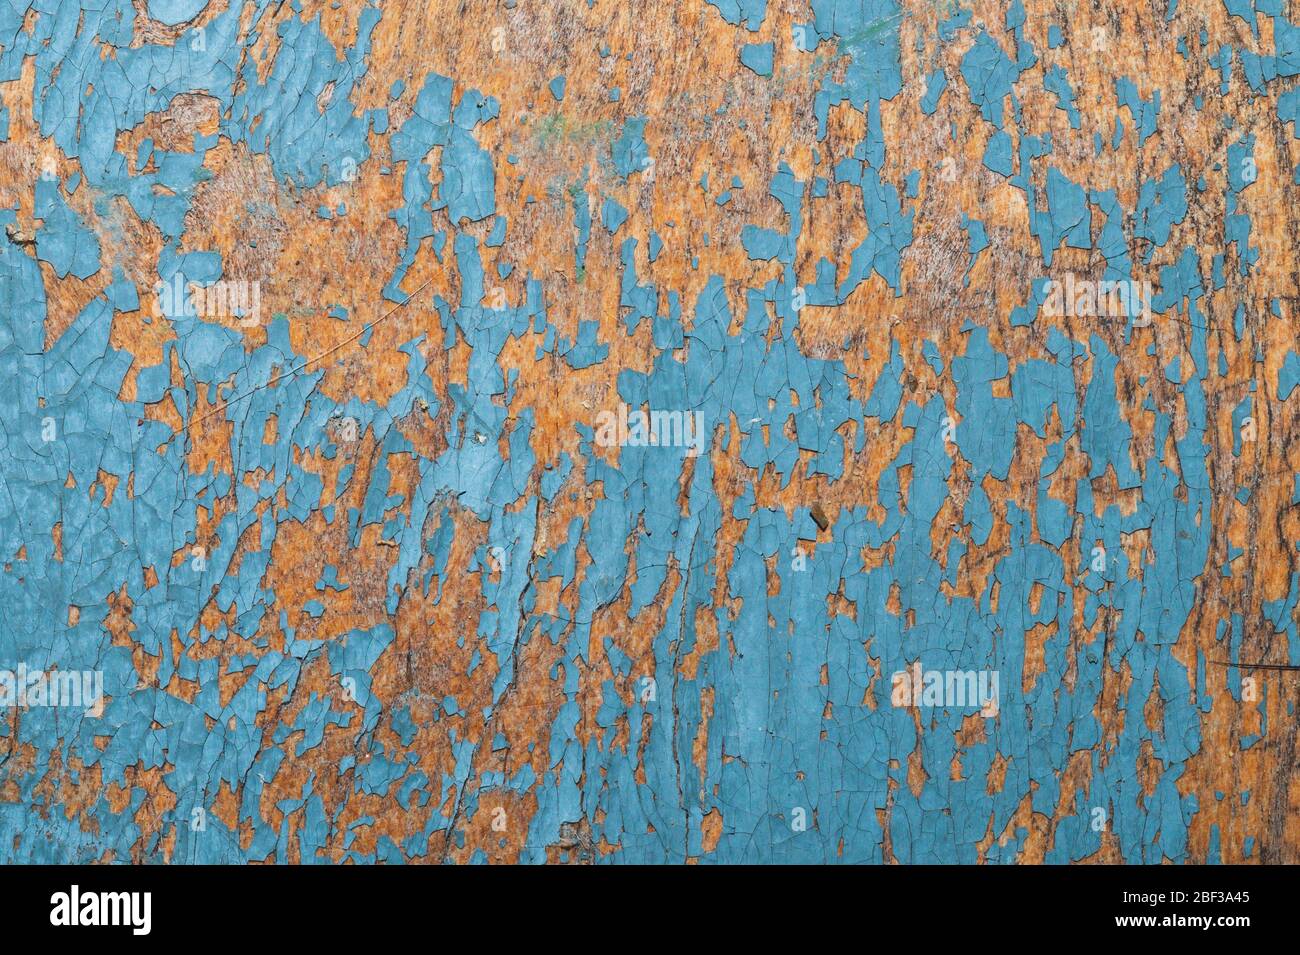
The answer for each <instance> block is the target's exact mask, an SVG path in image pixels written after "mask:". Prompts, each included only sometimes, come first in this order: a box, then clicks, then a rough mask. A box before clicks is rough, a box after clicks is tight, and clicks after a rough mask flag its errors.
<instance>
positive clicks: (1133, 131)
mask: <svg viewBox="0 0 1300 955" xmlns="http://www.w3.org/2000/svg"><path fill="white" fill-rule="evenodd" d="M194 6H196V7H197V6H198V4H195V5H194ZM1237 6H1238V5H1236V4H1234V5H1232V9H1233V10H1236V9H1237ZM1240 6H1241V8H1242V9H1241V11H1240V14H1239V15H1236V16H1234V15H1232V14H1231V13H1229V12H1228V10H1227V9H1226V8H1225V6H1224V5H1223V4H1221V3H1217V2H1215V3H1211V2H1208V0H1200V2H1186V0H1184V2H1181V3H1179V4H1178V5H1177V8H1176V10H1175V11H1174V12H1173V13H1172V15H1167V11H1166V8H1165V4H1164V3H1163V2H1157V3H1152V4H1146V5H1138V6H1137V7H1135V6H1133V5H1131V4H1125V3H1120V2H1117V0H1116V2H1105V3H1100V4H1092V3H1084V2H1080V3H1058V4H1045V3H1037V2H1031V3H1027V4H1026V5H1025V7H1024V11H1025V13H1026V16H1025V17H1024V22H1023V25H1017V24H1018V17H1017V10H1018V9H1019V5H1018V4H1014V5H1012V7H1011V8H1010V9H1008V7H1007V5H1005V4H1003V3H1000V2H998V3H993V2H987V3H986V2H976V3H973V4H954V5H951V6H949V5H948V4H946V3H930V2H926V0H918V2H905V3H903V4H902V5H901V6H899V7H895V6H893V5H892V4H890V3H884V2H882V3H879V4H877V3H868V4H865V5H862V4H856V3H846V2H840V3H837V4H836V3H829V2H828V3H820V2H819V3H817V4H815V5H814V8H813V9H810V8H809V7H808V5H806V4H804V3H797V2H777V0H770V2H768V3H767V4H766V6H764V4H763V3H762V0H749V2H747V3H746V4H745V5H744V6H743V8H739V9H740V10H741V12H740V14H739V15H738V14H737V12H736V10H737V9H738V8H737V4H736V3H734V0H733V2H727V3H722V4H720V6H712V5H709V4H706V3H703V2H697V0H688V2H646V3H638V4H625V5H615V4H611V3H608V2H606V0H597V2H596V3H594V4H592V5H590V6H589V5H588V4H586V3H577V2H533V0H520V2H518V3H517V4H513V5H511V4H498V3H489V4H480V5H474V4H464V3H459V2H457V3H446V2H440V0H429V2H425V3H419V4H405V5H397V4H384V5H383V6H382V7H380V8H378V9H377V10H376V9H375V8H366V7H364V5H363V4H360V3H358V2H356V0H344V2H342V3H340V4H337V5H330V4H314V3H307V4H302V5H301V6H300V8H298V9H296V8H295V7H294V5H291V4H247V5H244V6H241V5H240V4H238V3H235V2H234V0H231V3H230V4H227V3H225V2H223V0H214V2H212V3H210V4H208V5H207V6H206V7H205V8H203V9H201V11H200V12H198V13H197V15H196V16H194V17H193V19H190V20H185V19H184V17H183V16H182V14H184V13H186V12H187V11H184V10H182V9H181V8H182V7H183V5H182V4H179V3H178V4H175V5H167V4H163V5H154V4H149V3H146V2H144V0H138V2H136V3H135V4H134V6H132V5H130V4H125V3H123V4H122V5H120V9H118V10H113V9H111V8H110V10H109V12H106V13H100V12H93V13H92V12H90V11H87V12H86V13H85V14H84V15H82V14H81V13H80V12H79V11H77V10H76V9H75V8H73V7H71V6H69V5H59V9H58V10H57V12H38V11H36V10H29V11H26V12H24V11H21V10H20V11H18V12H17V13H16V14H11V13H3V14H0V48H3V51H4V52H3V53H0V100H2V101H3V106H4V109H5V111H6V113H7V136H6V137H5V138H4V140H3V142H0V209H4V210H11V211H10V212H7V213H4V215H5V217H6V230H7V233H8V236H9V239H8V241H7V242H5V241H3V240H0V245H3V251H2V255H3V259H2V260H0V295H2V298H0V302H2V303H3V310H4V315H3V317H0V322H3V323H7V325H3V326H0V359H2V360H3V362H4V365H3V369H4V372H3V377H4V379H5V383H4V392H3V397H2V398H0V409H2V410H3V411H4V415H3V417H4V420H5V431H4V435H5V440H6V441H7V442H8V444H7V448H6V449H5V451H4V453H3V455H0V457H2V458H3V459H4V463H3V465H0V468H2V470H0V482H3V484H4V487H5V493H4V494H3V495H0V500H2V502H0V545H2V547H3V554H0V559H3V562H4V566H3V575H0V586H3V588H4V589H3V593H4V597H5V601H6V606H7V610H6V618H7V619H6V621H5V623H4V624H3V625H2V626H3V631H4V637H3V639H0V652H2V654H3V658H0V666H3V667H6V668H9V669H11V670H13V669H16V668H17V667H18V666H19V665H20V664H25V665H26V666H27V667H29V668H30V669H32V670H38V669H42V668H44V669H46V670H53V669H57V670H61V671H80V670H88V671H90V670H93V671H98V672H100V673H102V676H103V680H104V692H105V695H106V700H105V702H104V705H103V707H102V711H101V712H100V713H99V714H98V715H93V716H83V715H82V713H81V711H80V710H79V709H72V710H69V709H66V708H55V707H43V706H32V705H27V706H18V707H12V708H10V709H8V710H7V711H6V713H7V715H6V716H5V719H4V723H3V724H2V725H3V729H4V734H5V746H4V753H3V756H2V757H0V759H2V760H3V762H0V767H2V768H0V803H3V811H0V832H2V833H3V836H4V838H3V840H2V842H3V844H4V845H5V846H6V850H5V852H4V854H3V858H4V859H5V860H6V861H11V860H15V861H17V860H71V861H91V860H101V861H110V860H128V859H129V860H134V861H155V860H162V861H173V862H176V861H244V860H249V861H280V862H282V861H289V862H298V861H304V860H306V859H309V858H319V859H324V860H330V861H336V862H339V861H345V860H354V861H375V860H380V861H392V860H396V859H406V860H411V861H426V862H433V861H441V860H444V859H450V860H454V861H462V862H464V861H472V860H481V859H487V860H491V861H503V862H512V861H531V862H541V861H549V862H588V861H610V860H624V861H648V862H683V861H801V862H813V861H827V862H837V861H851V862H895V861H902V862H912V861H918V862H924V861H941V862H977V861H978V862H1010V861H1019V862H1027V863H1033V862H1041V861H1053V862H1064V861H1099V862H1120V861H1128V862H1159V861H1162V860H1172V861H1179V862H1182V861H1195V862H1200V861H1206V860H1222V861H1225V862H1238V861H1243V860H1249V861H1261V860H1262V861H1266V862H1281V861H1290V862H1294V861H1296V859H1297V847H1300V811H1297V806H1296V803H1297V800H1300V786H1298V785H1297V779H1296V771H1295V765H1296V758H1295V743H1296V726H1297V723H1296V715H1295V711H1294V710H1295V705H1296V702H1297V692H1296V687H1297V676H1296V674H1295V673H1294V672H1290V671H1285V670H1277V669H1250V668H1246V667H1244V666H1242V664H1248V663H1249V664H1269V665H1273V666H1283V665H1292V664H1296V663H1300V642H1298V641H1297V635H1296V604H1297V598H1298V597H1300V560H1298V559H1297V547H1298V546H1300V512H1298V511H1297V505H1296V501H1297V493H1298V492H1297V483H1296V476H1297V474H1298V473H1300V450H1297V445H1296V442H1295V440H1294V437H1293V436H1294V434H1295V433H1296V429H1297V427H1298V426H1300V422H1298V421H1297V415H1300V397H1297V396H1296V394H1294V393H1293V391H1292V389H1293V387H1294V386H1295V385H1296V384H1297V382H1298V381H1300V356H1298V355H1297V352H1300V346H1298V345H1297V334H1296V331H1297V320H1296V316H1295V303H1296V267H1295V262H1296V249H1295V236H1296V234H1297V223H1296V212H1295V210H1296V208H1297V203H1296V195H1295V192H1296V188H1297V187H1296V185H1295V176H1296V174H1297V173H1296V170H1297V163H1298V162H1300V150H1298V149H1297V146H1296V141H1295V134H1296V128H1295V125H1294V122H1293V117H1295V115H1296V112H1297V97H1296V93H1295V81H1294V74H1296V73H1297V72H1300V31H1297V30H1296V29H1295V28H1293V27H1291V25H1290V23H1289V22H1288V20H1287V16H1288V14H1284V13H1283V12H1281V11H1276V12H1275V11H1274V10H1273V7H1272V6H1270V5H1269V4H1267V3H1265V2H1263V0H1257V2H1256V3H1255V7H1256V8H1257V9H1258V12H1255V11H1252V10H1251V9H1250V4H1249V3H1243V4H1240ZM1274 6H1275V5H1274ZM160 7H161V8H160ZM168 9H175V10H177V11H179V12H177V13H176V15H175V16H169V15H168V13H167V10H168ZM367 10H370V12H369V13H367V12H366V11H367ZM151 12H152V13H153V14H154V15H155V16H157V17H161V19H153V18H152V17H151V16H150V13H151ZM119 14H120V16H119ZM376 15H377V16H378V19H377V22H373V17H374V16H376ZM742 16H748V24H747V25H746V24H742V23H738V22H734V21H737V20H738V19H739V18H740V17H742ZM132 18H133V19H132ZM167 19H171V20H177V21H178V22H176V23H173V24H171V25H168V24H167V23H164V22H162V20H167ZM121 24H132V27H131V29H128V28H127V27H126V26H122V25H121ZM1049 31H1052V32H1051V33H1050V35H1049ZM1056 31H1059V37H1058V36H1057V35H1056ZM766 43H771V44H772V56H773V59H772V64H771V68H770V70H765V69H762V64H761V62H759V60H761V55H762V50H754V51H751V52H749V53H746V54H745V56H746V57H747V58H748V57H750V56H753V55H758V57H759V59H758V60H753V61H752V62H753V63H756V64H757V65H758V67H759V69H758V70H755V69H752V68H750V67H747V66H745V65H742V62H741V53H742V48H743V47H745V45H746V44H766ZM167 51H171V52H170V53H169V52H167ZM1225 51H1226V52H1225ZM151 58H152V59H151ZM1221 58H1222V59H1221ZM1224 62H1226V63H1228V64H1229V68H1228V72H1227V77H1228V78H1227V79H1226V80H1225V79H1224V73H1223V72H1221V70H1220V65H1219V64H1221V63H1224ZM117 67H121V68H120V69H117ZM761 73H767V74H768V75H760V74H761ZM560 76H562V77H563V94H562V98H557V96H556V94H555V93H553V92H552V91H551V87H550V84H551V83H552V81H553V80H555V79H556V78H557V77H560ZM939 76H942V77H943V78H944V82H946V88H945V89H944V90H943V92H942V94H941V95H940V96H939V97H938V98H937V100H934V101H931V100H929V99H928V98H927V93H928V92H930V93H933V92H934V91H935V90H937V83H938V79H937V78H938V77H939ZM441 78H446V80H445V85H444V81H443V80H442V79H441ZM1130 82H1131V84H1132V93H1131V95H1130V94H1129V92H1128V86H1127V85H1126V84H1128V83H1130ZM1225 83H1226V91H1225V88H1224V85H1223V84H1225ZM1002 84H1005V86H1003V85H1002ZM558 89H559V87H558V86H556V90H557V91H558ZM611 91H617V95H616V97H615V95H614V94H613V93H612V92H611ZM447 107H450V109H451V110H453V111H454V112H455V116H454V118H453V117H452V116H451V115H450V114H449V113H446V112H443V110H445V109H446V108H447ZM1072 110H1077V119H1076V118H1075V114H1072V112H1071V111H1072ZM1117 123H1119V124H1120V125H1121V129H1120V130H1119V131H1118V132H1117V128H1116V127H1117ZM0 126H3V124H2V123H0ZM1002 135H1005V136H1006V146H1007V148H1008V152H1007V162H1008V164H1009V166H1008V167H1007V168H1006V169H1005V170H1003V171H998V170H997V168H996V167H998V166H999V162H998V160H997V158H996V153H997V149H998V148H999V146H998V144H999V143H1000V142H1001V139H1000V137H1001V136H1002ZM991 144H992V146H991ZM1035 144H1037V145H1035ZM733 177H734V178H735V180H736V183H737V184H736V185H733ZM1076 194H1077V195H1078V196H1079V197H1081V199H1082V200H1086V201H1081V202H1079V203H1078V204H1077V205H1076V204H1075V203H1074V201H1073V200H1074V197H1075V195H1076ZM724 195H725V201H724ZM323 213H324V214H323ZM624 215H625V216H626V219H625V221H619V220H620V219H621V218H622V217H623V216H624ZM585 223H589V225H585ZM762 230H767V231H762ZM981 230H982V231H981ZM980 235H984V236H985V237H986V241H987V246H986V247H983V246H982V245H981V243H980V241H979V240H978V236H980ZM629 240H635V242H634V243H633V244H630V245H628V244H625V243H627V242H628V241H629ZM660 244H661V246H662V247H661V248H660V247H659V246H660ZM96 245H97V248H96ZM652 250H653V251H652ZM205 253H206V254H208V255H204V254H205ZM213 253H215V255H212V254H213ZM972 253H973V254H972ZM195 254H197V255H195ZM187 255H188V257H187ZM214 262H215V263H216V265H215V267H214ZM480 264H481V270H482V274H481V276H480V275H479V265H480ZM860 266H861V267H860ZM1108 267H1109V269H1110V270H1109V271H1108V270H1107V269H1108ZM1067 276H1068V277H1069V280H1070V282H1076V281H1077V282H1080V283H1087V282H1097V281H1102V280H1117V279H1121V278H1122V279H1124V280H1130V279H1131V280H1133V281H1135V282H1137V283H1139V287H1140V286H1141V283H1143V282H1149V283H1150V287H1151V289H1152V294H1153V296H1154V301H1153V308H1152V315H1151V316H1150V321H1149V322H1148V323H1145V324H1144V323H1143V321H1142V316H1141V315H1139V316H1138V321H1137V322H1133V321H1131V320H1130V316H1128V315H1123V314H1121V315H1071V314H1066V315H1053V314H1050V311H1051V310H1052V309H1051V307H1050V304H1049V303H1047V302H1045V299H1046V298H1047V292H1046V289H1045V288H1044V286H1043V283H1044V282H1046V281H1048V280H1055V281H1059V282H1065V281H1066V279H1067ZM165 282H180V283H181V284H180V286H179V287H184V286H186V285H187V284H188V283H189V282H199V283H203V284H205V285H208V284H209V283H213V282H215V283H217V284H216V285H215V286H210V287H211V288H214V289H221V290H222V294H231V293H234V294H239V293H241V292H244V291H247V290H248V289H249V288H255V289H256V291H257V294H258V297H259V301H260V310H259V311H258V312H257V314H256V315H253V316H251V317H243V318H241V316H240V315H238V314H236V313H235V312H236V310H235V309H233V308H230V307H228V302H229V299H228V298H227V299H219V298H217V297H216V296H215V293H214V295H211V296H205V293H198V294H197V295H196V298H195V299H194V300H195V301H197V302H198V303H199V305H200V307H199V308H198V309H197V311H198V312H199V314H198V315H187V314H185V308H184V305H183V303H177V302H175V301H170V302H169V301H168V296H167V295H166V294H163V293H161V292H160V289H159V283H165ZM223 283H224V284H223ZM240 283H256V284H255V286H254V285H244V284H240ZM638 286H640V289H638ZM128 287H129V288H131V289H132V290H133V292H134V296H133V295H130V294H127V293H126V291H125V290H126V289H127V288H128ZM171 287H177V286H171ZM408 295H410V302H409V304H400V303H402V302H405V301H406V298H407V296H408ZM136 297H138V301H136ZM1040 306H1041V307H1040ZM339 309H343V310H346V312H345V313H344V312H340V311H339ZM340 316H341V317H340ZM371 322H375V323H377V324H375V326H374V327H373V329H372V330H366V323H371ZM308 362H310V364H308ZM286 373H287V374H286ZM1247 399H1249V403H1248V404H1247V403H1246V400H1247ZM624 405H626V406H629V407H630V408H631V412H630V413H631V414H633V415H634V414H635V413H636V412H637V410H638V409H641V410H646V411H651V410H659V411H664V412H670V413H673V414H677V415H679V416H684V417H678V418H677V419H676V420H677V421H678V422H680V423H681V424H683V426H688V425H689V424H690V423H691V422H693V421H698V422H699V423H700V425H701V427H702V429H703V430H702V431H701V432H700V433H699V437H700V440H701V441H703V442H704V444H703V450H704V453H702V454H700V455H698V456H697V455H694V454H693V453H691V452H692V450H693V449H692V448H690V447H689V446H686V447H683V446H681V445H683V444H685V445H689V440H688V439H689V437H690V434H691V433H690V432H689V431H683V432H680V433H675V434H676V436H675V437H674V433H667V434H666V435H665V436H664V440H663V441H661V442H660V443H659V444H655V445H651V446H648V447H645V446H643V447H638V446H636V442H635V441H632V442H628V441H626V440H624V441H622V442H621V446H620V445H619V444H618V443H615V445H614V446H606V444H607V443H606V442H603V441H602V432H601V425H602V423H606V422H608V420H609V418H608V417H602V415H606V416H608V415H612V416H615V417H617V416H618V415H619V414H620V408H621V406H624ZM695 414H698V415H699V418H698V419H696V418H692V417H689V416H691V415H695ZM51 423H52V424H51ZM51 427H52V428H53V431H52V432H51V430H50V429H51ZM606 434H608V432H606ZM613 434H614V436H615V437H616V438H617V437H619V434H618V430H617V429H615V430H614V432H613ZM624 437H626V435H624ZM677 438H681V439H682V440H677ZM570 464H571V469H570V470H565V469H566V468H569V467H570ZM814 509H815V515H814V513H813V511H814ZM823 525H824V526H823ZM335 581H337V582H338V583H337V586H336V585H335V583H334V582H335ZM918 665H919V669H920V670H921V672H922V673H924V672H927V671H934V672H937V673H939V674H940V676H941V678H942V679H946V678H948V677H950V676H952V675H953V674H964V673H970V674H972V675H973V676H974V678H975V679H976V680H977V684H976V685H979V686H988V685H989V684H988V681H989V680H991V679H993V678H996V680H997V683H996V686H997V688H998V691H997V699H996V701H995V702H994V703H993V705H992V706H987V707H985V708H984V709H983V710H982V709H981V706H980V705H979V702H978V701H977V702H976V703H975V705H969V704H970V701H969V700H957V701H954V700H953V699H952V698H950V697H948V698H944V699H941V700H938V701H931V700H927V699H925V698H923V695H922V694H920V693H918V695H917V696H916V697H915V698H910V697H908V696H907V694H906V693H904V694H903V697H902V698H900V697H899V694H898V687H899V679H898V676H897V675H898V674H909V675H910V674H911V673H912V672H913V669H912V668H913V667H915V666H918ZM981 678H982V679H983V680H984V682H983V683H980V682H978V681H979V680H980V679H981ZM958 679H959V680H960V677H959V678H958Z"/></svg>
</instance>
